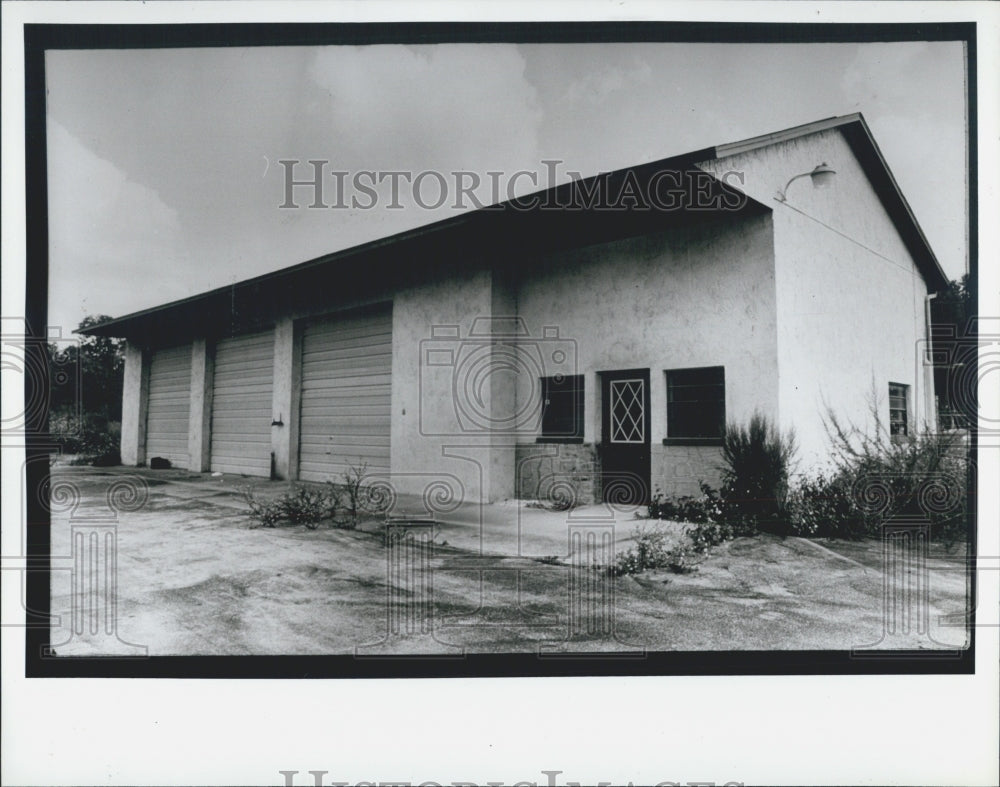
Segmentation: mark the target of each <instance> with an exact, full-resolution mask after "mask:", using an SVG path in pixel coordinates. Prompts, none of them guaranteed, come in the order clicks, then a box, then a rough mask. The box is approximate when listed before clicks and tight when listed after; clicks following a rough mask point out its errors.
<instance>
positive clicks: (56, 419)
mask: <svg viewBox="0 0 1000 787" xmlns="http://www.w3.org/2000/svg"><path fill="white" fill-rule="evenodd" d="M49 434H50V435H51V436H52V439H53V440H54V441H55V442H56V443H58V444H59V447H60V448H61V449H62V452H63V453H64V454H76V455H78V458H77V459H76V460H75V461H74V464H94V465H100V466H105V467H106V466H109V465H117V464H121V456H120V455H119V453H118V451H119V445H120V444H121V423H120V422H119V421H112V420H109V419H108V418H107V417H105V416H104V415H102V414H99V413H82V414H81V413H78V412H76V411H75V410H74V409H72V408H61V409H57V410H53V411H52V413H50V415H49Z"/></svg>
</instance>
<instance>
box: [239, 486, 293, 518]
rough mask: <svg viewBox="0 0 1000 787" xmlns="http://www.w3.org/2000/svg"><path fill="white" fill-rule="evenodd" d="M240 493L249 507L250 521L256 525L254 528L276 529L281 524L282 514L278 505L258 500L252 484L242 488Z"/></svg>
mask: <svg viewBox="0 0 1000 787" xmlns="http://www.w3.org/2000/svg"><path fill="white" fill-rule="evenodd" d="M240 492H241V493H242V495H243V499H244V500H245V501H246V503H247V505H248V506H250V520H251V522H254V523H256V524H255V525H254V526H255V527H277V526H278V525H279V524H280V523H281V521H282V519H283V514H282V510H281V506H280V505H279V504H278V503H276V502H271V503H267V502H261V501H260V500H258V499H257V496H256V494H255V492H254V488H253V485H252V484H247V485H246V486H244V487H242V488H241V489H240Z"/></svg>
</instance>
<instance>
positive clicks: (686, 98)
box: [46, 42, 967, 328]
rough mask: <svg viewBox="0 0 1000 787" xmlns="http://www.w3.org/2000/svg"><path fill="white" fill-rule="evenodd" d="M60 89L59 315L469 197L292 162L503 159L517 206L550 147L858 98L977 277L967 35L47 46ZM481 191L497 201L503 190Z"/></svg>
mask: <svg viewBox="0 0 1000 787" xmlns="http://www.w3.org/2000/svg"><path fill="white" fill-rule="evenodd" d="M46 90H47V142H48V173H49V184H48V191H49V236H50V237H49V244H50V247H49V252H50V267H49V270H50V279H49V281H50V290H49V324H50V325H59V326H68V327H69V328H74V327H76V325H77V324H78V323H79V322H80V320H82V319H83V318H84V317H85V316H86V315H97V314H110V315H113V316H120V315H123V314H126V313H129V312H132V311H136V310H138V309H142V308H146V307H149V306H155V305H159V304H162V303H165V302H167V301H171V300H174V299H177V298H183V297H186V296H189V295H194V294H196V293H199V292H202V291H205V290H207V289H211V288H213V287H218V286H222V285H225V284H228V283H232V282H234V281H240V280H243V279H246V278H249V277H252V276H256V275H259V274H262V273H266V272H269V271H274V270H278V269H280V268H283V267H286V266H288V265H293V264H295V263H297V262H302V261H304V260H307V259H311V258H313V257H317V256H319V255H322V254H325V253H328V252H331V251H336V250H338V249H343V248H348V247H350V246H354V245H356V244H358V243H362V242H365V241H368V240H374V239H376V238H379V237H383V236H385V235H388V234H391V233H394V232H398V231H401V230H405V229H409V228H412V227H415V226H419V225H422V224H427V223H430V222H432V221H436V220H439V219H442V218H445V217H447V216H448V215H453V214H454V213H455V211H456V210H457V209H456V208H455V207H453V205H452V202H453V200H452V199H449V200H448V201H447V202H446V203H445V204H444V205H443V206H441V207H440V208H438V209H436V210H431V209H429V208H425V207H420V206H418V205H416V204H415V200H416V199H417V198H416V197H414V195H413V194H412V189H408V188H405V187H404V188H401V189H400V191H399V197H398V199H397V200H396V201H393V199H391V193H390V187H391V180H389V179H387V180H385V181H384V182H383V183H382V184H381V186H380V187H379V188H378V190H377V193H378V200H377V204H376V207H374V208H372V209H362V208H357V209H353V208H350V207H347V208H327V209H317V210H313V209H308V208H307V207H306V205H308V204H310V203H311V196H310V195H311V190H310V189H296V191H295V198H294V199H295V201H296V202H297V203H298V204H299V205H300V207H299V208H298V209H288V208H286V209H281V208H280V207H279V206H280V205H281V204H282V203H283V202H284V200H285V177H286V171H285V170H286V165H282V164H279V162H280V161H282V160H285V161H288V160H299V161H301V162H303V164H301V165H299V166H298V167H297V168H295V169H294V170H292V171H293V173H294V177H295V178H296V179H299V180H304V179H306V178H308V177H310V176H311V172H312V170H311V168H310V167H309V165H307V164H305V163H304V162H306V161H308V160H310V159H315V160H320V161H325V162H329V163H328V164H326V165H324V171H327V172H329V171H333V170H338V171H344V172H347V173H350V174H349V175H348V176H347V177H348V179H350V178H351V177H353V176H354V173H357V172H359V171H362V170H373V171H376V172H386V171H393V170H395V171H403V170H405V171H410V172H413V173H417V172H422V171H432V170H433V171H438V172H443V173H451V172H454V171H457V170H463V171H468V172H474V173H478V174H479V175H480V177H481V178H482V180H483V182H484V184H487V183H488V182H489V181H488V176H487V175H486V174H485V173H487V172H488V171H494V172H500V173H505V174H504V176H502V177H500V178H499V182H500V183H501V189H502V191H501V194H500V196H501V198H506V197H507V196H508V195H507V193H506V191H504V190H505V189H506V187H507V185H508V184H510V182H511V175H512V174H513V173H514V172H517V171H519V170H526V171H528V172H532V173H536V180H535V181H532V180H531V179H530V178H528V177H521V178H520V179H518V180H517V181H516V182H515V186H516V191H515V193H528V192H532V191H535V190H537V189H539V188H545V187H546V186H547V185H550V184H549V183H548V182H547V181H546V173H547V171H548V170H547V168H546V165H545V164H543V163H542V162H544V161H546V160H558V161H559V162H562V163H561V164H560V165H558V166H557V168H556V172H557V173H558V175H557V180H558V181H559V182H562V181H564V180H566V179H567V178H568V177H569V176H568V175H566V174H565V173H569V172H577V173H580V174H582V175H583V176H587V175H592V174H596V173H599V172H606V171H609V170H612V169H617V168H620V167H625V166H629V165H632V164H638V163H642V162H646V161H653V160H656V159H660V158H665V157H667V156H671V155H675V154H680V153H684V152H687V151H690V150H695V149H699V148H704V147H709V146H713V145H718V144H723V143H726V142H733V141H737V140H740V139H744V138H747V137H751V136H756V135H758V134H764V133H767V132H771V131H777V130H780V129H784V128H787V127H789V126H794V125H798V124H801V123H808V122H810V121H813V120H818V119H821V118H826V117H830V116H833V115H843V114H848V113H852V112H863V113H864V116H865V119H866V120H867V122H868V124H869V126H870V127H871V129H872V132H873V134H874V136H875V139H876V141H877V143H878V144H879V146H880V148H881V150H882V152H883V154H884V156H885V158H886V160H887V161H888V163H889V166H890V168H891V169H892V171H893V173H894V175H895V176H896V179H897V181H898V183H899V185H900V187H901V189H902V190H903V193H904V194H905V196H906V198H907V199H908V201H909V202H910V204H911V207H912V208H913V210H914V213H915V215H916V216H917V219H918V221H919V222H920V224H921V226H922V228H923V230H924V232H925V234H926V235H927V238H928V240H929V241H930V243H931V246H932V248H933V249H934V251H935V253H936V254H937V256H938V259H939V260H940V262H941V264H942V267H943V268H944V270H945V273H946V274H947V275H948V276H949V277H950V278H957V277H959V276H961V275H962V273H964V272H965V270H966V264H967V262H966V247H967V244H966V236H965V227H966V213H965V211H966V209H965V190H966V149H967V146H966V127H965V123H966V107H965V63H964V51H963V47H962V44H961V43H952V42H913V43H889V44H881V43H880V44H782V45H774V44H664V43H652V44H650V43H641V44H531V45H514V44H475V45H429V46H397V45H393V46H371V47H355V46H331V47H250V48H215V49H153V50H106V51H49V52H48V53H47V54H46ZM793 174H797V173H789V176H791V175H793ZM448 178H449V183H453V182H454V178H453V176H450V175H449V176H448ZM332 183H333V181H332V180H331V179H327V180H326V189H327V190H326V191H325V192H324V201H325V202H326V203H334V202H335V195H334V194H333V193H331V185H332ZM436 183H437V181H436V180H434V179H432V178H428V179H426V181H425V182H424V184H423V186H422V187H421V192H420V195H419V196H420V201H421V202H422V203H423V204H424V205H433V204H434V203H436V202H437V201H438V200H437V196H438V193H439V192H438V190H437V185H436ZM348 184H350V180H348ZM780 185H783V184H776V186H775V187H776V188H777V187H778V186H780ZM450 188H451V193H453V192H454V189H453V188H452V187H450ZM345 193H346V194H347V195H348V201H349V199H350V197H351V196H356V192H353V191H351V190H350V189H348V190H347V191H346V192H345ZM476 193H477V195H479V196H480V198H481V201H484V202H486V203H488V202H490V201H492V200H491V199H490V193H491V189H490V188H489V187H488V186H487V185H484V186H483V187H482V188H481V189H480V190H478V191H477V192H476ZM367 201H370V200H367V199H365V198H362V199H361V202H362V205H364V204H366V202H367ZM393 204H395V205H397V206H402V207H395V208H393V207H390V205H393Z"/></svg>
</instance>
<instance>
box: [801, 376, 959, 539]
mask: <svg viewBox="0 0 1000 787" xmlns="http://www.w3.org/2000/svg"><path fill="white" fill-rule="evenodd" d="M871 411H872V415H873V423H874V428H873V429H872V430H871V431H864V430H862V429H859V428H858V427H856V426H854V425H853V424H846V423H844V422H842V421H841V420H840V419H838V417H837V416H836V414H835V413H834V412H833V411H832V410H830V409H828V410H827V413H826V417H825V424H826V428H827V433H828V435H829V436H830V440H831V445H832V450H831V458H832V460H833V465H834V467H833V469H832V471H830V472H828V473H827V474H826V475H825V476H815V477H810V478H804V479H802V480H800V482H799V483H798V485H797V487H796V489H795V491H794V493H793V495H792V502H791V505H790V509H791V518H792V527H793V529H794V530H795V531H796V532H800V533H802V534H807V535H821V536H828V537H838V538H863V537H866V536H877V535H880V534H881V530H882V525H883V524H884V523H885V522H887V521H889V520H890V519H892V518H893V517H896V516H900V515H907V516H914V517H917V518H921V517H925V516H926V517H927V518H928V519H929V521H930V523H931V534H932V537H935V538H938V539H941V540H943V541H944V542H945V543H946V544H947V545H949V546H950V545H951V544H953V543H954V542H955V541H956V540H959V539H961V538H962V537H964V535H965V533H966V529H967V522H968V520H967V514H968V511H967V500H966V494H965V491H966V490H965V483H966V472H967V459H966V456H965V449H964V444H963V443H962V438H961V436H959V435H956V434H952V433H936V434H932V433H924V434H919V435H890V434H889V433H888V430H886V428H885V424H884V422H883V420H882V419H881V417H880V411H881V408H880V407H879V406H878V401H877V397H876V395H875V394H874V392H873V394H872V404H871ZM865 488H868V489H870V490H871V491H872V494H873V495H875V498H876V499H875V502H884V503H885V505H874V504H872V503H873V501H872V500H867V501H866V500H865V499H863V494H864V491H863V490H864V489H865Z"/></svg>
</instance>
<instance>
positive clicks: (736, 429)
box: [721, 413, 797, 533]
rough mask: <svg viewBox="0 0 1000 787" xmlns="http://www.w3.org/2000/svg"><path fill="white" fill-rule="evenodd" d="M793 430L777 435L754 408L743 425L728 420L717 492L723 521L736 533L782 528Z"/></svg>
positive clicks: (784, 529) (785, 519)
mask: <svg viewBox="0 0 1000 787" xmlns="http://www.w3.org/2000/svg"><path fill="white" fill-rule="evenodd" d="M796 450H797V449H796V443H795V433H794V432H793V431H789V432H788V433H787V434H784V435H782V434H781V433H780V432H779V431H778V429H777V428H776V427H775V426H774V425H773V424H771V423H770V422H769V421H768V419H767V417H766V416H764V415H762V414H760V413H754V414H753V416H752V417H751V419H750V423H749V424H748V425H747V426H741V425H736V424H729V425H728V426H727V427H726V430H725V433H724V434H723V438H722V458H723V462H724V465H723V468H722V491H721V497H722V499H723V501H724V508H725V513H724V516H725V518H726V519H727V521H728V522H729V523H730V524H731V525H733V526H734V527H735V528H736V529H737V531H738V532H741V533H753V532H756V531H757V530H768V531H771V532H785V531H786V528H787V517H786V511H785V502H786V498H787V496H788V478H789V474H790V473H791V471H792V463H793V461H794V459H795V453H796Z"/></svg>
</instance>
